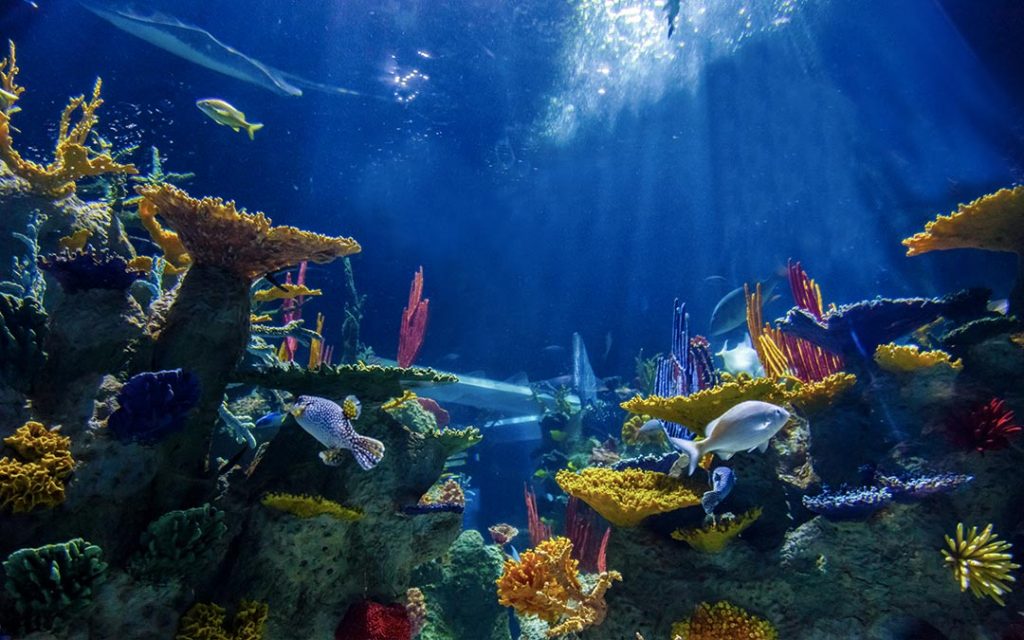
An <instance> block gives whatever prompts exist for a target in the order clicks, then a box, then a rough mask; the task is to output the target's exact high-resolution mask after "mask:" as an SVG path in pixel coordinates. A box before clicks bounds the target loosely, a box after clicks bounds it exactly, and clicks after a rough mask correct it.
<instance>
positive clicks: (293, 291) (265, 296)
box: [252, 284, 323, 302]
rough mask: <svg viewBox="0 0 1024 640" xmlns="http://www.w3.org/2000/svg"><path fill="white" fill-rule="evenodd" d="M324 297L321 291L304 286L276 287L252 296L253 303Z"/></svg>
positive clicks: (288, 285)
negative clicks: (304, 297)
mask: <svg viewBox="0 0 1024 640" xmlns="http://www.w3.org/2000/svg"><path fill="white" fill-rule="evenodd" d="M319 295H323V291H321V290H320V289H310V288H308V287H307V286H306V285H304V284H282V285H275V286H273V287H270V288H269V289H260V290H259V291H257V292H256V293H254V294H252V301H253V302H274V301H275V300H294V299H295V298H300V297H303V296H319Z"/></svg>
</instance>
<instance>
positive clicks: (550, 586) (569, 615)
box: [496, 537, 622, 638]
mask: <svg viewBox="0 0 1024 640" xmlns="http://www.w3.org/2000/svg"><path fill="white" fill-rule="evenodd" d="M578 564H579V563H577V562H576V560H574V559H573V558H572V542H570V541H569V539H568V538H564V537H556V538H549V539H547V540H544V541H543V542H541V543H540V544H538V545H537V546H536V547H535V548H533V549H529V550H527V551H524V552H523V553H522V554H521V556H520V559H519V560H518V561H516V560H512V559H508V560H505V565H504V567H503V568H502V572H501V577H500V578H498V580H497V581H496V584H497V586H498V602H499V603H500V604H501V605H502V606H505V607H512V608H513V609H515V610H516V613H519V614H521V615H524V614H525V615H535V616H537V617H538V618H540V619H541V620H544V621H545V622H547V623H548V624H549V625H551V628H550V629H549V630H548V632H547V637H549V638H554V637H557V636H562V635H566V634H568V633H578V632H580V631H582V630H583V629H586V628H589V627H593V626H597V625H600V624H601V623H602V622H604V619H605V616H606V615H607V605H606V604H605V601H604V594H605V592H606V591H608V589H609V588H610V587H611V586H612V583H613V582H614V581H616V580H622V576H621V574H619V572H618V571H607V572H603V573H600V574H598V576H597V581H596V584H595V586H594V587H593V589H591V590H590V592H589V593H587V592H584V591H583V587H582V585H581V584H580V580H579V573H578Z"/></svg>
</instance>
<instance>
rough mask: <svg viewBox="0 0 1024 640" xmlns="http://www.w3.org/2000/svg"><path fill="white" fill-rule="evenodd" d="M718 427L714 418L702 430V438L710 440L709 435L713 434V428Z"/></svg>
mask: <svg viewBox="0 0 1024 640" xmlns="http://www.w3.org/2000/svg"><path fill="white" fill-rule="evenodd" d="M717 426H718V418H715V419H714V420H712V421H711V422H709V423H708V426H707V427H705V428H704V437H706V438H710V437H711V434H712V433H714V432H715V427H717Z"/></svg>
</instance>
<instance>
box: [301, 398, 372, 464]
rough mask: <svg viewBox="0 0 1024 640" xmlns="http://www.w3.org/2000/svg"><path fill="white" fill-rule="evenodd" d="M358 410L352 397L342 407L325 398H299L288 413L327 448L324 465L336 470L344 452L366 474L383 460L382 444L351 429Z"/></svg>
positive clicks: (356, 403)
mask: <svg viewBox="0 0 1024 640" xmlns="http://www.w3.org/2000/svg"><path fill="white" fill-rule="evenodd" d="M361 409H362V407H361V405H360V404H359V400H358V399H357V398H356V397H355V396H349V397H347V398H345V401H344V402H343V403H342V404H341V406H339V405H338V404H337V403H335V402H332V401H330V400H328V399H327V398H319V397H317V396H299V398H298V400H296V401H295V402H294V403H293V404H292V406H291V409H290V412H291V414H292V415H293V416H294V417H295V420H296V422H298V423H299V425H300V426H301V427H302V428H303V429H305V430H306V432H307V433H309V435H311V436H313V437H314V438H316V439H317V441H319V442H320V444H322V445H324V446H325V447H327V450H326V451H321V452H320V459H321V460H323V463H324V464H326V465H328V466H331V467H337V466H339V465H340V464H341V460H342V453H341V452H342V451H344V450H346V449H347V450H349V451H351V452H352V455H353V456H354V457H355V459H356V462H358V463H359V466H360V467H362V468H363V469H364V470H369V469H372V468H374V467H376V466H377V464H378V463H379V462H380V461H381V460H382V459H383V458H384V443H383V442H381V441H380V440H374V439H373V438H368V437H366V436H361V435H359V434H358V433H356V430H355V429H353V428H352V421H353V420H356V419H357V418H359V413H360V411H361Z"/></svg>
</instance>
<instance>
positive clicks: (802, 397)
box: [785, 372, 857, 413]
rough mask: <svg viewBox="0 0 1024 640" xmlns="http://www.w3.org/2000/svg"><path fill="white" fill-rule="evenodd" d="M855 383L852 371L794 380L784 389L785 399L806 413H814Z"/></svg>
mask: <svg viewBox="0 0 1024 640" xmlns="http://www.w3.org/2000/svg"><path fill="white" fill-rule="evenodd" d="M856 383H857V376H855V375H853V374H852V373H843V372H839V373H833V374H832V375H830V376H827V377H824V378H822V379H821V380H814V381H813V382H799V381H798V382H796V383H795V384H794V385H793V386H792V387H791V388H789V389H787V390H786V395H785V398H786V401H787V402H791V403H792V404H795V405H796V406H797V407H799V408H800V409H802V410H803V411H805V412H807V413H814V412H815V411H818V410H820V409H823V408H825V407H827V406H829V405H831V404H832V402H833V401H834V400H835V399H836V396H838V395H839V394H841V393H843V392H844V391H846V390H847V389H850V388H852V387H853V385H855V384H856Z"/></svg>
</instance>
